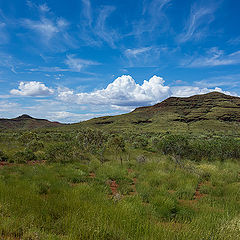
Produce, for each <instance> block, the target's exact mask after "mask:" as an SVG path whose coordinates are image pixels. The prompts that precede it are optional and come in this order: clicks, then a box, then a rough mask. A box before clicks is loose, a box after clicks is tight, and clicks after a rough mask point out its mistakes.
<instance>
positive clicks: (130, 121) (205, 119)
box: [80, 92, 240, 134]
mask: <svg viewBox="0 0 240 240" xmlns="http://www.w3.org/2000/svg"><path fill="white" fill-rule="evenodd" d="M80 124H81V125H87V126H90V127H98V128H99V127H100V128H103V129H106V130H107V129H110V130H120V131H121V130H133V131H143V132H145V131H147V132H149V131H154V132H156V131H157V132H161V131H174V132H186V131H193V132H206V131H207V132H209V131H218V132H219V131H221V132H223V133H227V134H228V133H230V134H232V133H236V132H240V98H239V97H234V96H229V95H225V94H223V93H219V92H211V93H208V94H203V95H195V96H191V97H186V98H180V97H170V98H168V99H166V100H164V101H163V102H161V103H158V104H155V105H153V106H148V107H140V108H137V109H135V110H134V111H133V112H131V113H128V114H123V115H118V116H109V117H101V118H95V119H91V120H89V121H86V122H83V123H80Z"/></svg>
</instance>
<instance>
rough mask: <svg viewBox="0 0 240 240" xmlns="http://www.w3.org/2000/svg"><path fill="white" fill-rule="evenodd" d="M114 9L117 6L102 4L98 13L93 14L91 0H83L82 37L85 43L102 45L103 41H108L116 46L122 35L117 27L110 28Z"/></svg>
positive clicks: (110, 44)
mask: <svg viewBox="0 0 240 240" xmlns="http://www.w3.org/2000/svg"><path fill="white" fill-rule="evenodd" d="M114 11H115V7H113V6H102V7H100V9H99V11H98V13H97V14H96V13H95V14H93V13H92V12H93V9H92V6H91V2H90V0H82V13H81V14H82V18H81V19H82V21H81V25H80V29H81V35H80V38H81V39H82V40H83V41H84V42H85V44H87V45H92V46H101V45H102V44H103V43H107V44H108V45H109V46H110V47H112V48H115V47H116V46H115V42H117V41H118V40H119V39H120V38H121V36H120V34H119V33H118V32H117V30H116V28H115V29H112V28H110V27H109V25H108V23H107V21H108V20H109V17H110V16H111V14H112V13H113V12H114ZM93 16H94V17H93Z"/></svg>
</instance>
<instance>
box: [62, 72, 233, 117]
mask: <svg viewBox="0 0 240 240" xmlns="http://www.w3.org/2000/svg"><path fill="white" fill-rule="evenodd" d="M164 82H165V81H164V80H163V78H161V77H158V76H153V77H152V78H150V79H149V80H148V81H146V80H145V81H144V82H143V84H142V85H140V84H137V83H136V82H135V80H134V79H133V78H132V77H131V76H129V75H123V76H121V77H118V78H117V79H115V80H114V81H113V82H112V83H110V84H109V85H108V86H107V87H106V88H104V89H101V90H96V91H93V92H89V93H87V92H80V93H75V92H74V91H73V90H70V89H59V90H58V98H59V99H60V100H61V101H63V102H69V103H75V104H79V105H87V106H99V107H102V106H108V107H110V108H111V109H113V110H121V111H125V112H127V111H130V110H132V109H134V108H135V107H138V106H147V105H152V104H155V103H158V102H161V101H162V100H164V99H166V98H167V97H170V96H177V97H189V96H192V95H196V94H205V93H209V92H213V91H217V92H221V93H225V94H228V95H236V94H233V93H231V92H228V91H223V90H222V89H221V88H219V87H215V88H206V87H205V88H201V87H199V86H172V87H170V86H165V85H164Z"/></svg>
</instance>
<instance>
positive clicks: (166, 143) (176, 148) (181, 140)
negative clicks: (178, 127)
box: [157, 135, 190, 157]
mask: <svg viewBox="0 0 240 240" xmlns="http://www.w3.org/2000/svg"><path fill="white" fill-rule="evenodd" d="M157 149H158V150H159V151H161V152H162V153H163V154H170V155H176V156H180V157H184V156H187V154H188V153H189V152H190V147H189V140H188V138H187V137H185V136H181V135H166V136H164V137H162V138H161V139H160V141H159V143H158V145H157Z"/></svg>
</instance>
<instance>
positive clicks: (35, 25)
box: [20, 1, 77, 51]
mask: <svg viewBox="0 0 240 240" xmlns="http://www.w3.org/2000/svg"><path fill="white" fill-rule="evenodd" d="M27 4H28V6H29V7H30V8H33V9H37V10H38V14H39V19H38V20H32V19H22V20H21V21H20V24H21V25H22V26H23V27H25V28H27V29H29V30H30V33H29V34H28V35H26V36H28V37H29V38H31V39H32V40H33V41H34V43H35V44H37V45H39V43H40V44H41V45H43V46H45V47H48V49H50V50H52V51H64V50H65V49H66V48H67V47H69V46H70V47H73V48H75V47H76V46H77V42H76V40H75V39H74V38H73V37H72V35H70V34H69V33H68V30H69V29H68V27H69V25H70V23H69V22H68V21H67V20H66V19H64V18H62V17H57V16H55V14H54V13H53V12H52V11H51V10H50V8H49V7H48V6H47V4H43V5H39V6H38V5H37V4H34V3H32V2H30V1H28V2H27ZM32 32H34V33H35V34H36V35H33V34H32ZM36 37H37V38H36Z"/></svg>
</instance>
